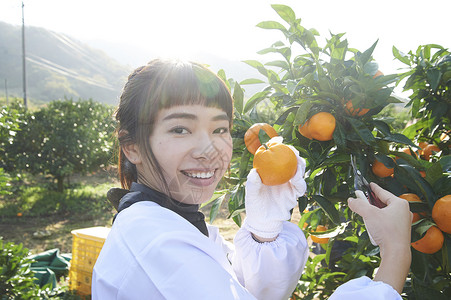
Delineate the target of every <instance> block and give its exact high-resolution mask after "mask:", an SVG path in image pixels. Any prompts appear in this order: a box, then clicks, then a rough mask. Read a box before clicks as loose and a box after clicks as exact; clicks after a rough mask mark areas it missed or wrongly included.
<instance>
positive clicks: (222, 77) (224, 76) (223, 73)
mask: <svg viewBox="0 0 451 300" xmlns="http://www.w3.org/2000/svg"><path fill="white" fill-rule="evenodd" d="M218 77H219V78H221V79H222V81H224V83H225V84H226V85H227V87H228V88H229V90H230V89H231V88H230V83H229V81H228V80H227V76H226V73H225V71H224V70H223V69H221V70H219V71H218Z"/></svg>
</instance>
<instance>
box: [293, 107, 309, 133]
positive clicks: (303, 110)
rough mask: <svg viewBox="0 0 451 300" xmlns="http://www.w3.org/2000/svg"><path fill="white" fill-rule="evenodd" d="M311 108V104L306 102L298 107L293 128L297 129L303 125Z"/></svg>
mask: <svg viewBox="0 0 451 300" xmlns="http://www.w3.org/2000/svg"><path fill="white" fill-rule="evenodd" d="M312 106H313V103H312V102H310V101H308V102H304V103H302V104H301V106H299V109H298V110H297V112H296V116H295V118H294V124H293V125H294V126H295V127H298V126H299V125H301V124H304V123H305V121H306V120H307V117H308V114H309V112H310V110H311V108H312Z"/></svg>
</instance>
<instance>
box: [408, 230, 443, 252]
mask: <svg viewBox="0 0 451 300" xmlns="http://www.w3.org/2000/svg"><path fill="white" fill-rule="evenodd" d="M444 240H445V237H444V236H443V233H442V231H441V230H440V229H438V227H437V226H431V227H430V228H429V229H428V230H427V231H426V234H425V235H424V236H423V237H422V238H421V239H419V240H418V241H416V242H413V243H411V245H412V247H413V248H414V249H416V250H417V251H420V252H422V253H426V254H433V253H435V252H437V251H439V250H440V249H442V247H443V242H444Z"/></svg>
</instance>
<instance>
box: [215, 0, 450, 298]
mask: <svg viewBox="0 0 451 300" xmlns="http://www.w3.org/2000/svg"><path fill="white" fill-rule="evenodd" d="M272 7H273V9H274V10H275V11H276V12H277V14H278V15H279V16H280V17H281V18H282V19H283V21H284V22H285V23H286V25H283V24H282V23H280V22H277V21H264V22H261V23H259V24H258V27H261V28H263V29H271V30H278V31H280V32H281V33H282V34H283V37H284V38H285V40H284V41H277V42H275V43H273V44H272V45H271V46H270V47H269V48H267V49H264V50H262V51H260V52H259V53H260V54H268V53H270V54H271V55H272V56H278V57H279V58H280V59H279V60H273V61H269V62H266V63H262V62H259V61H256V60H248V61H245V63H247V64H248V65H250V66H251V67H254V68H255V69H256V70H257V71H258V72H259V73H260V74H261V75H262V76H263V78H264V80H261V79H247V80H244V81H241V82H235V81H234V80H232V79H228V80H227V78H226V76H225V73H224V72H223V71H220V72H219V75H220V76H222V78H223V79H224V80H225V81H226V83H227V84H228V85H229V87H230V88H231V90H232V93H233V96H234V100H235V120H234V131H233V138H234V157H233V159H232V163H231V168H230V172H229V174H228V175H227V176H226V177H225V180H226V181H227V182H228V183H229V184H231V186H230V187H229V188H228V190H227V194H222V196H220V195H221V193H218V197H217V198H215V199H214V204H213V208H212V215H215V213H216V211H217V207H219V204H220V203H221V202H222V201H223V200H224V199H228V206H229V210H230V217H232V218H233V219H234V220H235V222H236V223H237V224H238V225H240V224H241V215H240V213H241V212H242V211H243V210H244V184H245V181H246V176H247V174H248V172H249V170H250V169H251V168H252V160H253V156H252V154H251V153H249V152H248V151H247V150H246V147H245V145H244V141H243V137H244V134H245V132H246V131H247V130H248V129H249V127H250V126H251V125H252V124H254V123H261V122H266V123H270V124H271V125H273V126H274V128H275V129H276V131H277V132H278V134H279V135H281V136H283V137H284V143H287V144H291V145H293V146H294V147H296V148H297V149H298V150H299V152H300V155H301V156H303V157H304V158H305V159H306V161H307V169H306V171H307V173H306V174H307V175H306V181H307V184H308V191H307V193H306V195H305V196H303V197H301V198H299V199H298V200H299V210H300V211H301V212H304V213H303V214H302V217H301V220H300V221H299V225H300V227H303V228H304V231H305V234H306V235H307V236H308V235H310V234H311V233H314V235H315V236H317V237H320V238H329V240H328V242H327V243H326V244H321V245H320V246H319V247H320V248H319V251H316V252H317V255H316V256H314V257H311V258H309V260H308V263H307V266H306V269H305V272H304V274H303V275H302V277H301V278H300V281H299V285H298V287H297V291H296V292H295V293H294V295H293V297H294V298H296V297H298V296H297V295H298V294H304V295H310V298H312V297H313V295H315V296H316V297H318V298H320V299H325V298H328V297H329V296H330V294H331V293H332V292H333V291H334V290H335V289H336V288H337V286H339V285H340V284H342V283H343V282H346V281H348V280H350V279H352V278H356V277H359V276H362V275H367V276H369V277H372V275H373V273H374V270H375V268H377V266H378V265H379V262H380V256H379V248H378V247H374V246H372V245H371V243H370V241H369V238H368V234H367V232H366V230H365V227H364V225H363V222H362V220H361V218H360V217H359V216H357V215H355V214H353V213H352V212H351V211H350V210H349V209H348V207H347V205H346V199H347V198H348V197H349V196H353V195H354V193H353V191H354V187H353V174H352V170H351V168H350V156H351V155H354V156H355V157H356V158H357V163H358V166H359V168H360V170H361V172H362V173H363V175H364V176H365V177H366V178H367V179H368V180H369V181H374V182H377V183H378V184H379V185H381V186H383V187H384V188H386V189H388V190H390V191H391V192H393V193H394V194H397V195H401V194H404V193H407V192H416V194H420V195H421V197H422V199H424V200H425V202H426V203H428V204H432V203H433V201H434V199H436V196H437V195H436V194H435V193H434V192H433V190H432V188H430V184H429V183H428V182H427V181H426V179H424V178H423V177H421V175H420V173H419V172H420V171H421V170H424V169H422V168H420V166H419V164H416V159H415V158H413V157H411V156H410V155H407V154H406V153H404V152H401V151H397V149H399V148H405V147H410V148H411V149H413V150H417V149H420V148H419V147H418V146H416V144H414V143H413V142H412V141H411V140H410V139H409V138H407V137H406V136H405V135H404V134H400V133H395V132H393V129H392V127H391V126H390V123H389V122H388V121H387V120H386V119H384V118H379V117H378V113H379V112H380V111H381V110H382V109H383V108H384V107H386V106H387V105H389V104H390V103H395V102H399V101H398V100H397V99H396V98H394V97H392V91H393V88H394V86H393V85H394V83H395V82H396V81H397V80H398V76H397V75H382V74H381V72H380V71H379V67H378V65H377V63H376V62H375V61H374V60H373V58H372V53H373V51H374V49H375V47H376V45H377V42H375V43H374V44H373V45H371V47H369V48H368V49H367V50H365V51H358V50H357V49H353V48H350V47H349V45H348V41H347V40H346V39H345V38H344V34H331V36H330V38H328V39H325V42H324V45H322V46H321V45H320V44H319V42H318V40H317V37H319V33H318V32H317V31H316V30H314V29H307V28H305V27H303V26H302V25H301V20H300V19H298V18H296V15H295V13H294V12H293V10H292V9H291V8H290V7H288V6H285V5H272ZM253 83H260V84H261V83H264V84H266V86H265V87H264V88H263V89H262V90H261V91H260V92H257V93H256V94H254V95H253V96H252V97H251V98H250V99H248V100H247V101H244V92H243V86H244V85H246V84H253ZM268 112H270V113H268ZM274 112H275V116H274ZM319 113H327V114H322V115H323V116H326V115H327V118H326V119H322V118H320V119H322V120H323V121H325V120H328V122H329V121H330V120H331V118H330V116H329V115H332V116H333V119H334V121H335V122H329V123H330V124H333V125H330V126H335V128H334V129H333V130H332V131H333V134H332V136H331V138H329V137H324V138H318V139H315V137H313V136H312V135H309V134H306V133H305V131H304V130H299V129H301V128H302V129H305V128H303V127H304V126H307V127H308V129H309V130H308V131H309V132H311V131H312V130H313V131H315V127H316V126H320V125H321V126H323V125H324V124H322V123H324V122H320V123H319V124H317V123H315V122H314V121H313V120H314V119H318V118H317V117H316V118H315V117H314V116H315V115H317V114H319ZM306 124H307V125H306ZM316 129H317V128H316ZM329 129H330V128H329ZM321 130H328V128H322V129H321ZM300 131H301V132H303V133H302V134H301V132H300ZM259 137H260V138H261V139H268V137H267V136H265V133H264V132H263V131H262V132H260V134H259ZM396 157H400V159H398V160H395V159H394V158H396ZM375 161H379V162H381V163H382V164H384V165H385V167H386V168H393V169H394V174H393V175H391V176H387V177H384V178H381V177H378V176H376V175H375V174H374V173H373V172H372V165H373V163H374V162H375ZM435 168H437V169H438V167H437V166H435ZM442 170H443V168H442ZM427 173H428V172H427ZM442 173H443V172H442ZM434 174H435V173H434ZM428 176H429V175H428ZM431 176H432V175H431ZM426 178H428V177H426ZM412 207H414V206H413V205H412ZM414 208H415V209H418V211H423V210H426V209H427V208H426V205H425V204H424V203H416V204H415V207H414ZM422 222H424V223H425V224H424V225H425V226H426V227H427V226H429V227H430V225H432V221H430V220H426V221H422ZM304 224H306V225H304ZM427 224H429V225H427ZM319 225H320V226H321V227H320V228H324V227H322V226H325V227H327V230H325V231H320V230H317V227H319ZM423 230H424V231H426V230H427V228H425V227H423ZM441 253H442V254H443V257H444V258H443V260H442V261H441V262H443V261H444V260H445V256H446V258H447V257H448V256H447V253H445V252H441ZM400 255H403V254H400ZM437 255H438V254H437ZM420 263H421V262H420ZM435 266H436V267H437V268H444V267H445V266H443V264H441V263H439V262H438V263H436V264H435ZM418 267H420V268H421V266H418ZM448 269H449V268H448ZM442 274H444V273H443V272H442ZM445 277H446V276H445V275H443V276H442V278H443V279H444V280H445V279H446V280H447V278H445ZM414 284H415V283H414V282H413V281H408V284H407V286H406V295H407V293H408V292H410V291H411V290H412V287H413V285H414ZM440 285H441V286H435V287H432V286H430V287H424V289H423V290H422V291H420V292H419V294H417V295H426V294H428V292H429V291H427V290H426V289H427V288H432V289H434V290H435V291H437V293H438V294H440V295H442V294H443V290H444V289H445V288H448V286H447V285H446V284H444V283H443V281H441V282H440ZM420 298H421V297H419V298H418V299H420ZM303 299H309V298H308V297H307V298H303ZM421 299H425V298H421ZM437 299H438V298H437Z"/></svg>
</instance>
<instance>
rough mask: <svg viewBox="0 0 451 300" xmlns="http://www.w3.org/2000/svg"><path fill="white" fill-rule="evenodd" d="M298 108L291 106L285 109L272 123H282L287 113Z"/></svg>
mask: <svg viewBox="0 0 451 300" xmlns="http://www.w3.org/2000/svg"><path fill="white" fill-rule="evenodd" d="M298 109H299V107H298V106H292V107H290V108H289V109H287V110H286V111H284V112H283V113H282V114H281V115H280V116H279V117H278V118H277V120H276V122H274V124H277V125H282V124H284V123H285V120H286V119H287V117H288V115H289V114H290V113H292V112H294V111H297V110H298Z"/></svg>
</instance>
